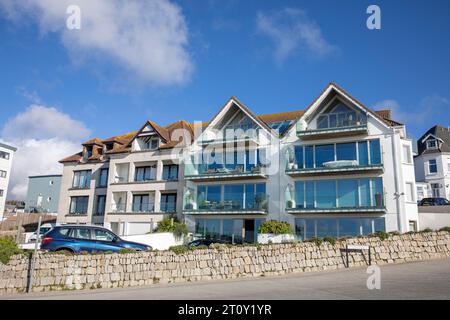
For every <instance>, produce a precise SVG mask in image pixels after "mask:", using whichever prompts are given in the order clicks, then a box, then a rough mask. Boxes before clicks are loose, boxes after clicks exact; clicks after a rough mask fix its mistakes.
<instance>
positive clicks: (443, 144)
mask: <svg viewBox="0 0 450 320" xmlns="http://www.w3.org/2000/svg"><path fill="white" fill-rule="evenodd" d="M417 143H418V154H417V156H416V157H414V165H415V172H416V180H417V181H419V182H425V183H427V184H428V185H429V188H430V189H431V190H430V196H432V197H438V198H447V199H450V128H447V127H442V126H434V127H432V128H430V129H429V130H428V131H427V132H425V133H424V134H423V135H422V137H421V138H420V139H419V140H418V142H417Z"/></svg>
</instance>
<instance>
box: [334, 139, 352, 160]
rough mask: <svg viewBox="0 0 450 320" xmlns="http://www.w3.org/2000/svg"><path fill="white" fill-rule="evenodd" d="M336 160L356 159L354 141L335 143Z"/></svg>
mask: <svg viewBox="0 0 450 320" xmlns="http://www.w3.org/2000/svg"><path fill="white" fill-rule="evenodd" d="M336 159H337V160H356V143H355V142H351V143H338V144H336Z"/></svg>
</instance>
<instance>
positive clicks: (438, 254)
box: [0, 231, 450, 294]
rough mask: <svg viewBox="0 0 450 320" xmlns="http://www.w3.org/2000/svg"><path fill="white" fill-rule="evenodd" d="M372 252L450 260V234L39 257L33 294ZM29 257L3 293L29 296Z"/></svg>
mask: <svg viewBox="0 0 450 320" xmlns="http://www.w3.org/2000/svg"><path fill="white" fill-rule="evenodd" d="M347 244H349V245H368V246H370V247H371V248H372V263H374V264H378V265H381V264H387V263H402V262H408V261H419V260H428V259H439V258H448V257H450V233H448V232H446V231H441V232H426V233H415V234H403V235H392V236H390V237H389V238H388V239H385V240H381V239H380V238H378V237H370V238H366V237H361V238H351V239H346V240H342V241H337V242H336V243H335V244H334V245H332V244H330V243H328V242H323V243H318V242H292V243H283V244H267V245H255V246H232V247H231V246H226V245H220V246H217V247H215V248H213V249H198V250H194V251H185V252H184V251H177V252H174V251H176V250H174V251H170V250H169V251H153V252H140V253H126V254H98V255H64V254H48V253H47V254H43V253H40V254H39V255H38V256H37V264H36V271H35V275H36V276H35V279H34V281H33V283H34V288H33V291H50V290H71V289H95V288H114V287H130V286H140V285H150V284H155V283H169V282H192V281H203V280H215V279H233V278H238V277H261V276H272V275H283V274H288V273H298V272H311V271H321V270H331V269H340V268H345V264H346V259H345V253H344V252H342V249H343V248H345V246H346V245H347ZM349 264H350V267H354V266H363V265H366V264H367V254H366V255H365V256H363V255H362V254H361V253H358V252H352V253H350V259H349ZM28 268H29V259H28V257H25V256H13V257H12V258H11V260H10V261H9V262H8V264H6V265H5V264H1V263H0V293H3V294H5V293H18V292H25V290H26V286H27V276H28Z"/></svg>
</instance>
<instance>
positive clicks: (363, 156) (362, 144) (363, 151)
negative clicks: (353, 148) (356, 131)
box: [358, 141, 369, 166]
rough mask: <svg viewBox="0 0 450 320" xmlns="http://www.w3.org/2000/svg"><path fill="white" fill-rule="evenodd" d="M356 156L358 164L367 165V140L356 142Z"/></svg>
mask: <svg viewBox="0 0 450 320" xmlns="http://www.w3.org/2000/svg"><path fill="white" fill-rule="evenodd" d="M358 158H359V165H360V166H367V165H368V164H369V156H368V148H367V141H359V142H358Z"/></svg>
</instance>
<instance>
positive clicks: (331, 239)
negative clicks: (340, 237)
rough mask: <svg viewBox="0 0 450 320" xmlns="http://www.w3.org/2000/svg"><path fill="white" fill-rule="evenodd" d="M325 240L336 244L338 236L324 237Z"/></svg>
mask: <svg viewBox="0 0 450 320" xmlns="http://www.w3.org/2000/svg"><path fill="white" fill-rule="evenodd" d="M323 241H324V242H328V243H329V244H331V245H332V246H334V245H335V244H336V238H334V237H324V238H323Z"/></svg>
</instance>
